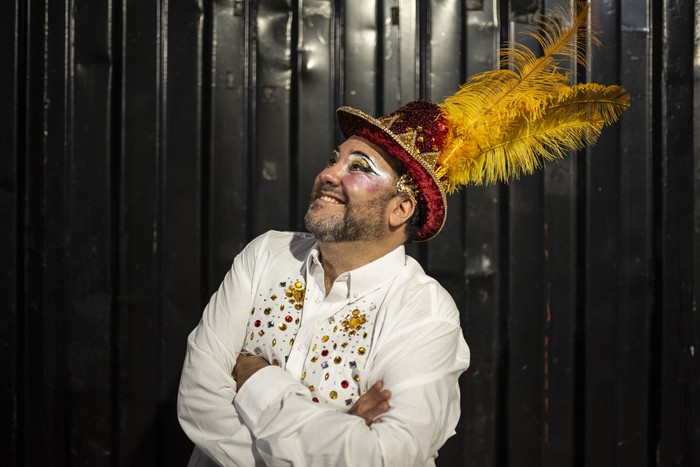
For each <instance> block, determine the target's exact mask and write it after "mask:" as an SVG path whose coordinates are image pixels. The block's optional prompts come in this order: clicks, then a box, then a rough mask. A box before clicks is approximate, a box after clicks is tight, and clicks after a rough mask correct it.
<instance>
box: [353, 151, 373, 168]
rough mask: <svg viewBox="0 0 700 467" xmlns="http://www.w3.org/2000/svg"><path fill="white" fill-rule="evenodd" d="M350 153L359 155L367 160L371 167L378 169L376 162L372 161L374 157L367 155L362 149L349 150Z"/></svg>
mask: <svg viewBox="0 0 700 467" xmlns="http://www.w3.org/2000/svg"><path fill="white" fill-rule="evenodd" d="M350 155H355V156H359V157H361V158H362V159H365V160H366V161H367V162H369V163H370V164H372V167H373V168H375V169H379V167H378V166H377V163H376V162H375V161H374V159H372V157H371V156H369V155H368V154H366V153H365V152H363V151H360V150H359V149H357V150H354V151H352V152H350Z"/></svg>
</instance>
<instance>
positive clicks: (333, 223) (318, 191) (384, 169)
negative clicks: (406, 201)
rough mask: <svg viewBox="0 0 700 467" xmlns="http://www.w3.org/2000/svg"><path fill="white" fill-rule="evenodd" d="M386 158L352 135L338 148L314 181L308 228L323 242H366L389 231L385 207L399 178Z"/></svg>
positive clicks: (307, 217) (379, 151)
mask: <svg viewBox="0 0 700 467" xmlns="http://www.w3.org/2000/svg"><path fill="white" fill-rule="evenodd" d="M388 157H389V156H387V155H385V154H384V153H383V152H381V150H380V149H379V148H377V147H376V146H375V145H373V144H371V143H369V142H367V141H366V140H365V139H363V138H360V137H357V136H353V137H351V138H349V139H348V140H346V141H345V142H344V143H343V144H341V145H340V146H339V147H338V148H337V149H336V150H335V151H333V153H332V154H331V157H330V159H329V161H328V165H327V166H326V168H325V169H323V170H322V171H321V173H319V174H318V176H316V180H315V181H314V187H313V190H312V191H311V202H310V203H311V204H310V205H309V210H308V211H307V213H306V217H304V222H305V223H306V228H307V229H308V230H309V232H311V233H312V234H314V236H316V238H317V239H318V240H319V241H322V242H350V241H367V240H375V239H377V238H380V237H381V236H382V235H384V234H385V233H386V232H387V231H388V220H387V219H388V208H387V205H388V202H389V201H390V200H391V199H392V198H393V197H394V196H396V179H397V174H396V172H395V171H394V169H393V168H392V167H391V165H390V164H389V162H388V161H389V159H388Z"/></svg>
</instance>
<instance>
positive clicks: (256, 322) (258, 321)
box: [255, 319, 261, 328]
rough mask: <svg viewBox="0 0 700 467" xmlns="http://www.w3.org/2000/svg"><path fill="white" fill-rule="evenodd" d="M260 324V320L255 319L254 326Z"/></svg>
mask: <svg viewBox="0 0 700 467" xmlns="http://www.w3.org/2000/svg"><path fill="white" fill-rule="evenodd" d="M260 324H261V323H260V320H259V319H256V320H255V327H256V328H259V327H260Z"/></svg>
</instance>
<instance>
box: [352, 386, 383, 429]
mask: <svg viewBox="0 0 700 467" xmlns="http://www.w3.org/2000/svg"><path fill="white" fill-rule="evenodd" d="M382 387H384V383H383V382H382V381H377V382H376V383H374V385H373V386H372V387H371V388H369V391H367V392H366V393H364V394H362V395H361V396H360V398H359V399H358V400H357V402H355V405H353V406H352V409H350V412H348V413H349V414H352V415H357V416H358V417H360V418H364V419H365V423H366V424H367V426H370V425H371V424H372V423H381V422H382V420H381V419H377V417H379V416H380V415H382V414H383V413H386V412H387V411H388V410H389V399H390V398H391V391H389V390H387V389H385V390H384V391H382Z"/></svg>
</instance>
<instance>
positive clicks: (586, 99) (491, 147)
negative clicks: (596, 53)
mask: <svg viewBox="0 0 700 467" xmlns="http://www.w3.org/2000/svg"><path fill="white" fill-rule="evenodd" d="M588 11H589V6H588V5H587V4H581V6H580V12H579V14H578V15H577V16H576V17H575V19H574V22H573V24H572V25H571V27H569V28H567V29H562V28H561V27H560V25H559V22H558V21H557V20H556V19H555V18H552V17H550V18H544V19H543V20H542V21H540V22H539V23H538V24H537V25H536V26H535V28H534V29H533V30H531V31H529V32H527V33H526V34H527V35H529V36H532V37H534V38H535V39H536V40H537V41H538V42H539V44H540V46H541V47H542V51H543V54H542V56H541V57H537V56H536V55H535V53H534V52H533V51H531V50H530V49H529V48H527V47H526V46H524V45H522V44H518V43H515V44H512V45H510V47H508V48H505V49H503V50H502V57H503V58H502V60H501V69H498V70H493V71H488V72H485V73H481V74H478V75H475V76H474V77H472V78H471V79H469V81H467V82H466V83H465V84H464V85H463V86H462V87H461V88H460V90H459V91H458V92H457V93H456V94H454V95H453V96H450V97H448V98H447V99H445V101H444V102H443V103H442V104H440V109H441V111H442V113H443V115H444V116H445V117H446V119H447V120H448V127H449V128H450V131H449V133H448V136H447V139H446V141H445V145H444V147H443V149H442V151H441V152H440V156H439V158H438V161H437V167H436V173H437V175H438V177H439V178H440V180H441V181H442V182H443V184H444V186H445V189H446V191H447V192H448V193H452V192H454V191H456V190H458V189H459V188H460V187H461V186H463V185H466V184H476V185H479V184H483V183H487V184H490V183H496V182H498V181H503V182H508V181H510V180H512V179H514V178H517V177H518V176H519V175H520V174H529V173H532V172H533V171H534V170H535V169H537V168H539V167H540V166H541V164H542V161H543V160H551V159H556V158H561V157H564V156H566V155H567V153H568V151H571V150H577V149H582V148H583V147H584V146H585V145H587V144H593V143H594V142H595V141H596V139H597V138H598V136H599V135H600V132H601V130H602V128H603V126H605V125H609V124H611V123H613V122H615V121H616V120H617V119H618V118H619V116H620V114H621V113H622V112H623V111H624V110H625V109H626V108H627V107H629V95H628V94H627V93H626V92H625V90H624V89H623V88H622V87H620V86H604V85H600V84H595V83H586V84H578V85H574V86H570V85H569V82H570V80H571V76H570V74H571V73H570V72H569V71H568V70H566V69H563V68H561V67H560V65H559V64H560V62H561V61H562V60H576V61H577V62H578V63H581V64H583V65H585V64H586V58H587V56H586V45H587V43H588V41H589V40H590V41H591V42H592V43H594V44H597V43H598V41H597V39H596V38H595V37H591V36H590V35H589V34H588V28H587V26H588Z"/></svg>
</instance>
